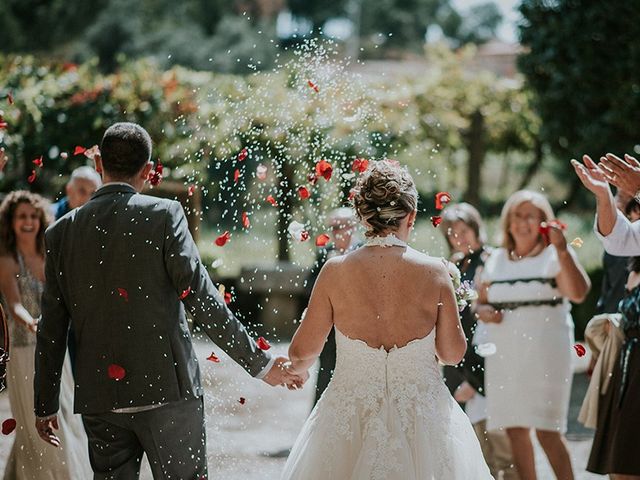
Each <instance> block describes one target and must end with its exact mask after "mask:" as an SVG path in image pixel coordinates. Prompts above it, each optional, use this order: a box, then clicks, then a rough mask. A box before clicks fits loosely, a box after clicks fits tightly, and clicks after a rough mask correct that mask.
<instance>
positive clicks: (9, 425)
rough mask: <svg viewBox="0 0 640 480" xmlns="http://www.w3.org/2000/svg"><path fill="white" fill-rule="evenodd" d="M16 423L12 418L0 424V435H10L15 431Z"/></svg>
mask: <svg viewBox="0 0 640 480" xmlns="http://www.w3.org/2000/svg"><path fill="white" fill-rule="evenodd" d="M16 425H17V422H16V421H15V419H13V418H7V419H6V420H5V421H4V422H2V434H3V435H11V433H12V432H13V431H14V430H15V429H16Z"/></svg>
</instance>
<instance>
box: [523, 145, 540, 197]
mask: <svg viewBox="0 0 640 480" xmlns="http://www.w3.org/2000/svg"><path fill="white" fill-rule="evenodd" d="M542 160H543V158H542V142H541V141H540V139H539V138H536V143H535V145H534V148H533V160H532V161H531V163H530V164H529V166H528V167H527V171H526V172H525V174H524V177H522V180H521V181H520V186H519V187H518V190H522V189H524V188H525V187H526V186H527V185H529V182H531V180H532V179H533V177H534V176H535V174H536V173H538V170H540V167H541V166H542Z"/></svg>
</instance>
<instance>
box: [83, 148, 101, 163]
mask: <svg viewBox="0 0 640 480" xmlns="http://www.w3.org/2000/svg"><path fill="white" fill-rule="evenodd" d="M99 155H100V147H99V146H98V145H94V146H93V147H91V148H89V149H87V150H85V151H84V156H85V157H87V158H90V159H91V160H93V159H95V158H96V157H97V156H99Z"/></svg>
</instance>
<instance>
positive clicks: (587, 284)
mask: <svg viewBox="0 0 640 480" xmlns="http://www.w3.org/2000/svg"><path fill="white" fill-rule="evenodd" d="M549 241H550V242H551V244H552V245H553V246H554V247H555V248H556V252H557V253H558V262H559V264H560V272H559V273H558V275H556V281H557V282H558V290H560V293H561V294H562V296H563V297H566V298H568V299H569V300H571V301H572V302H575V303H581V302H583V301H584V299H585V298H586V297H587V293H589V290H590V289H591V281H590V280H589V276H588V275H587V272H585V271H584V268H582V265H580V263H579V262H578V260H577V258H576V256H575V254H574V253H573V252H572V251H571V250H569V247H568V246H567V240H566V238H565V237H564V233H562V230H560V228H558V227H556V226H553V225H551V229H550V230H549Z"/></svg>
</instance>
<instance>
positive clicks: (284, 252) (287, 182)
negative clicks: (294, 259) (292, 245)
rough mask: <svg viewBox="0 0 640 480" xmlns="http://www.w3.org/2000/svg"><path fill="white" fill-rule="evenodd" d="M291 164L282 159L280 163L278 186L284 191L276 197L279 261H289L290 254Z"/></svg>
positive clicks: (292, 171)
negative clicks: (280, 172) (280, 175)
mask: <svg viewBox="0 0 640 480" xmlns="http://www.w3.org/2000/svg"><path fill="white" fill-rule="evenodd" d="M293 177H294V168H293V166H292V165H291V164H290V163H289V162H287V161H286V160H285V161H284V163H283V165H282V177H281V178H280V179H279V181H280V188H281V189H282V191H283V192H284V193H283V195H282V197H281V198H278V199H277V201H278V231H277V232H276V233H277V235H278V260H279V261H281V262H289V261H290V260H291V254H290V252H289V231H288V228H289V222H291V214H292V212H293V199H294V198H295V197H294V196H293V194H292V191H293Z"/></svg>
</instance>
